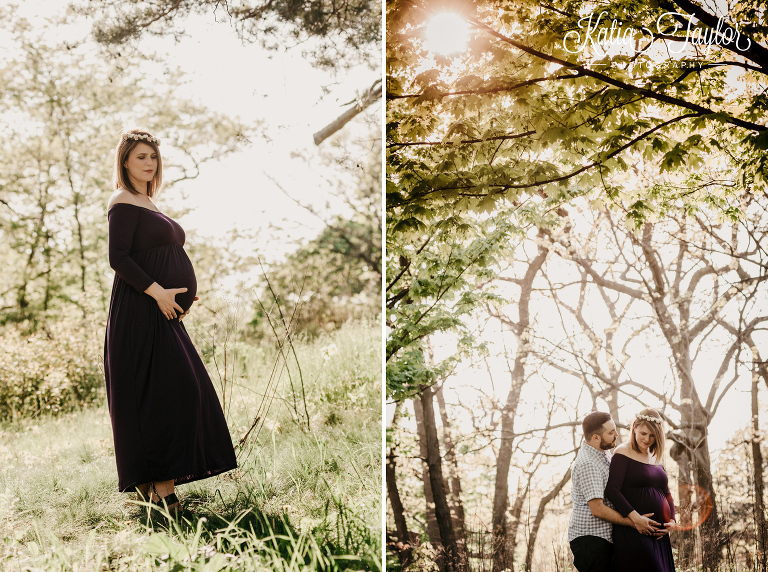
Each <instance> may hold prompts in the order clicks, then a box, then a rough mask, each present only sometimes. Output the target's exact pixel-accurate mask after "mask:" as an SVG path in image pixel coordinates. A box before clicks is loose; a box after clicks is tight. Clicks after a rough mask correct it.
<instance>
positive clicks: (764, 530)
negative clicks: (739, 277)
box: [746, 334, 768, 571]
mask: <svg viewBox="0 0 768 572" xmlns="http://www.w3.org/2000/svg"><path fill="white" fill-rule="evenodd" d="M746 342H747V344H748V345H749V346H750V349H751V350H752V363H753V370H752V466H753V478H754V482H755V528H756V529H757V530H756V531H755V532H756V536H757V566H756V568H757V570H761V571H763V570H767V569H768V554H766V544H767V543H768V527H767V525H766V522H765V500H764V491H763V489H764V482H763V474H764V469H763V451H762V449H761V448H760V445H761V444H762V441H763V439H762V435H761V433H760V423H759V420H760V418H759V412H760V408H759V406H758V405H759V403H758V399H757V398H758V390H759V387H758V383H759V381H760V377H762V378H763V380H764V381H765V383H766V385H768V364H766V363H765V362H764V361H763V360H762V357H761V356H760V351H759V350H758V349H757V345H755V342H754V341H753V340H752V334H750V335H749V336H747V338H746Z"/></svg>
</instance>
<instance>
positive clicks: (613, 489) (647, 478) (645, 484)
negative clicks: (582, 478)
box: [605, 454, 675, 572]
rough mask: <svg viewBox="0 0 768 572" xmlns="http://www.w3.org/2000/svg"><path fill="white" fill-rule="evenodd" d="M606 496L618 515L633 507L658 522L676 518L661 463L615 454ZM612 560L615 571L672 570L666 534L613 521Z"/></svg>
mask: <svg viewBox="0 0 768 572" xmlns="http://www.w3.org/2000/svg"><path fill="white" fill-rule="evenodd" d="M605 496H606V498H607V499H608V500H609V501H611V503H613V506H614V507H615V508H616V510H617V511H618V512H619V513H620V514H621V516H627V515H628V514H629V513H630V512H632V511H633V510H636V511H637V512H638V513H639V514H648V513H650V512H652V513H653V515H652V516H650V517H649V518H650V519H651V520H655V521H656V522H658V523H661V524H663V523H665V522H669V521H670V520H672V519H674V518H675V503H674V501H673V500H672V495H671V494H670V493H669V485H668V479H667V473H666V472H665V471H664V467H662V466H661V465H649V464H647V463H641V462H640V461H636V460H635V459H630V458H629V457H627V456H626V455H621V454H619V455H614V456H613V458H612V459H611V468H610V472H609V473H608V484H606V485H605ZM613 561H614V570H616V572H675V563H674V561H673V559H672V544H671V543H670V540H669V534H667V535H665V536H663V537H661V539H658V540H657V539H656V538H655V537H653V536H644V535H642V534H640V533H639V532H637V530H635V528H633V527H631V526H622V525H619V524H614V525H613Z"/></svg>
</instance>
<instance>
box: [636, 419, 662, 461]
mask: <svg viewBox="0 0 768 572" xmlns="http://www.w3.org/2000/svg"><path fill="white" fill-rule="evenodd" d="M655 419H658V421H655ZM662 423H663V420H662V418H661V413H659V412H658V411H656V410H655V409H651V408H650V407H648V408H647V409H643V410H642V411H641V412H640V413H638V414H637V416H636V417H635V420H634V421H633V422H632V431H631V433H632V435H631V436H630V444H631V446H632V450H633V451H635V452H636V453H639V452H640V447H639V446H638V444H637V439H636V438H635V429H636V428H638V427H643V426H645V427H647V428H648V429H649V430H650V431H651V433H653V436H654V437H655V438H656V441H655V442H654V443H653V444H651V446H650V447H648V452H649V453H651V455H654V456H655V457H656V458H657V459H658V458H659V455H657V454H656V452H657V451H659V452H661V454H663V453H664V430H663V429H662V426H661V424H662Z"/></svg>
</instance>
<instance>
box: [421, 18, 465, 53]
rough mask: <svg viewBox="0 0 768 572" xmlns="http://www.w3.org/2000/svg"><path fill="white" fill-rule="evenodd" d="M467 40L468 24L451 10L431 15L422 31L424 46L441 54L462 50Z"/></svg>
mask: <svg viewBox="0 0 768 572" xmlns="http://www.w3.org/2000/svg"><path fill="white" fill-rule="evenodd" d="M468 41H469V24H468V23H467V21H466V20H465V19H464V18H462V17H461V16H459V15H458V14H456V13H453V12H442V13H440V14H436V15H435V16H433V17H432V18H431V19H430V20H429V22H428V23H427V27H426V30H425V32H424V46H425V47H426V48H427V49H428V50H429V51H430V52H433V53H436V54H441V55H443V56H450V55H454V54H459V53H461V52H463V51H464V50H465V49H466V48H467V42H468Z"/></svg>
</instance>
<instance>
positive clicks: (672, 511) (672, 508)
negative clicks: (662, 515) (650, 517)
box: [666, 486, 675, 520]
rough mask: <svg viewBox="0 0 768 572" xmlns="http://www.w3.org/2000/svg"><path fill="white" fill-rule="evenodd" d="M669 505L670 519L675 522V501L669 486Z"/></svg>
mask: <svg viewBox="0 0 768 572" xmlns="http://www.w3.org/2000/svg"><path fill="white" fill-rule="evenodd" d="M666 492H667V504H668V505H669V518H670V520H675V501H674V500H673V499H672V493H670V492H669V486H667V491H666Z"/></svg>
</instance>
